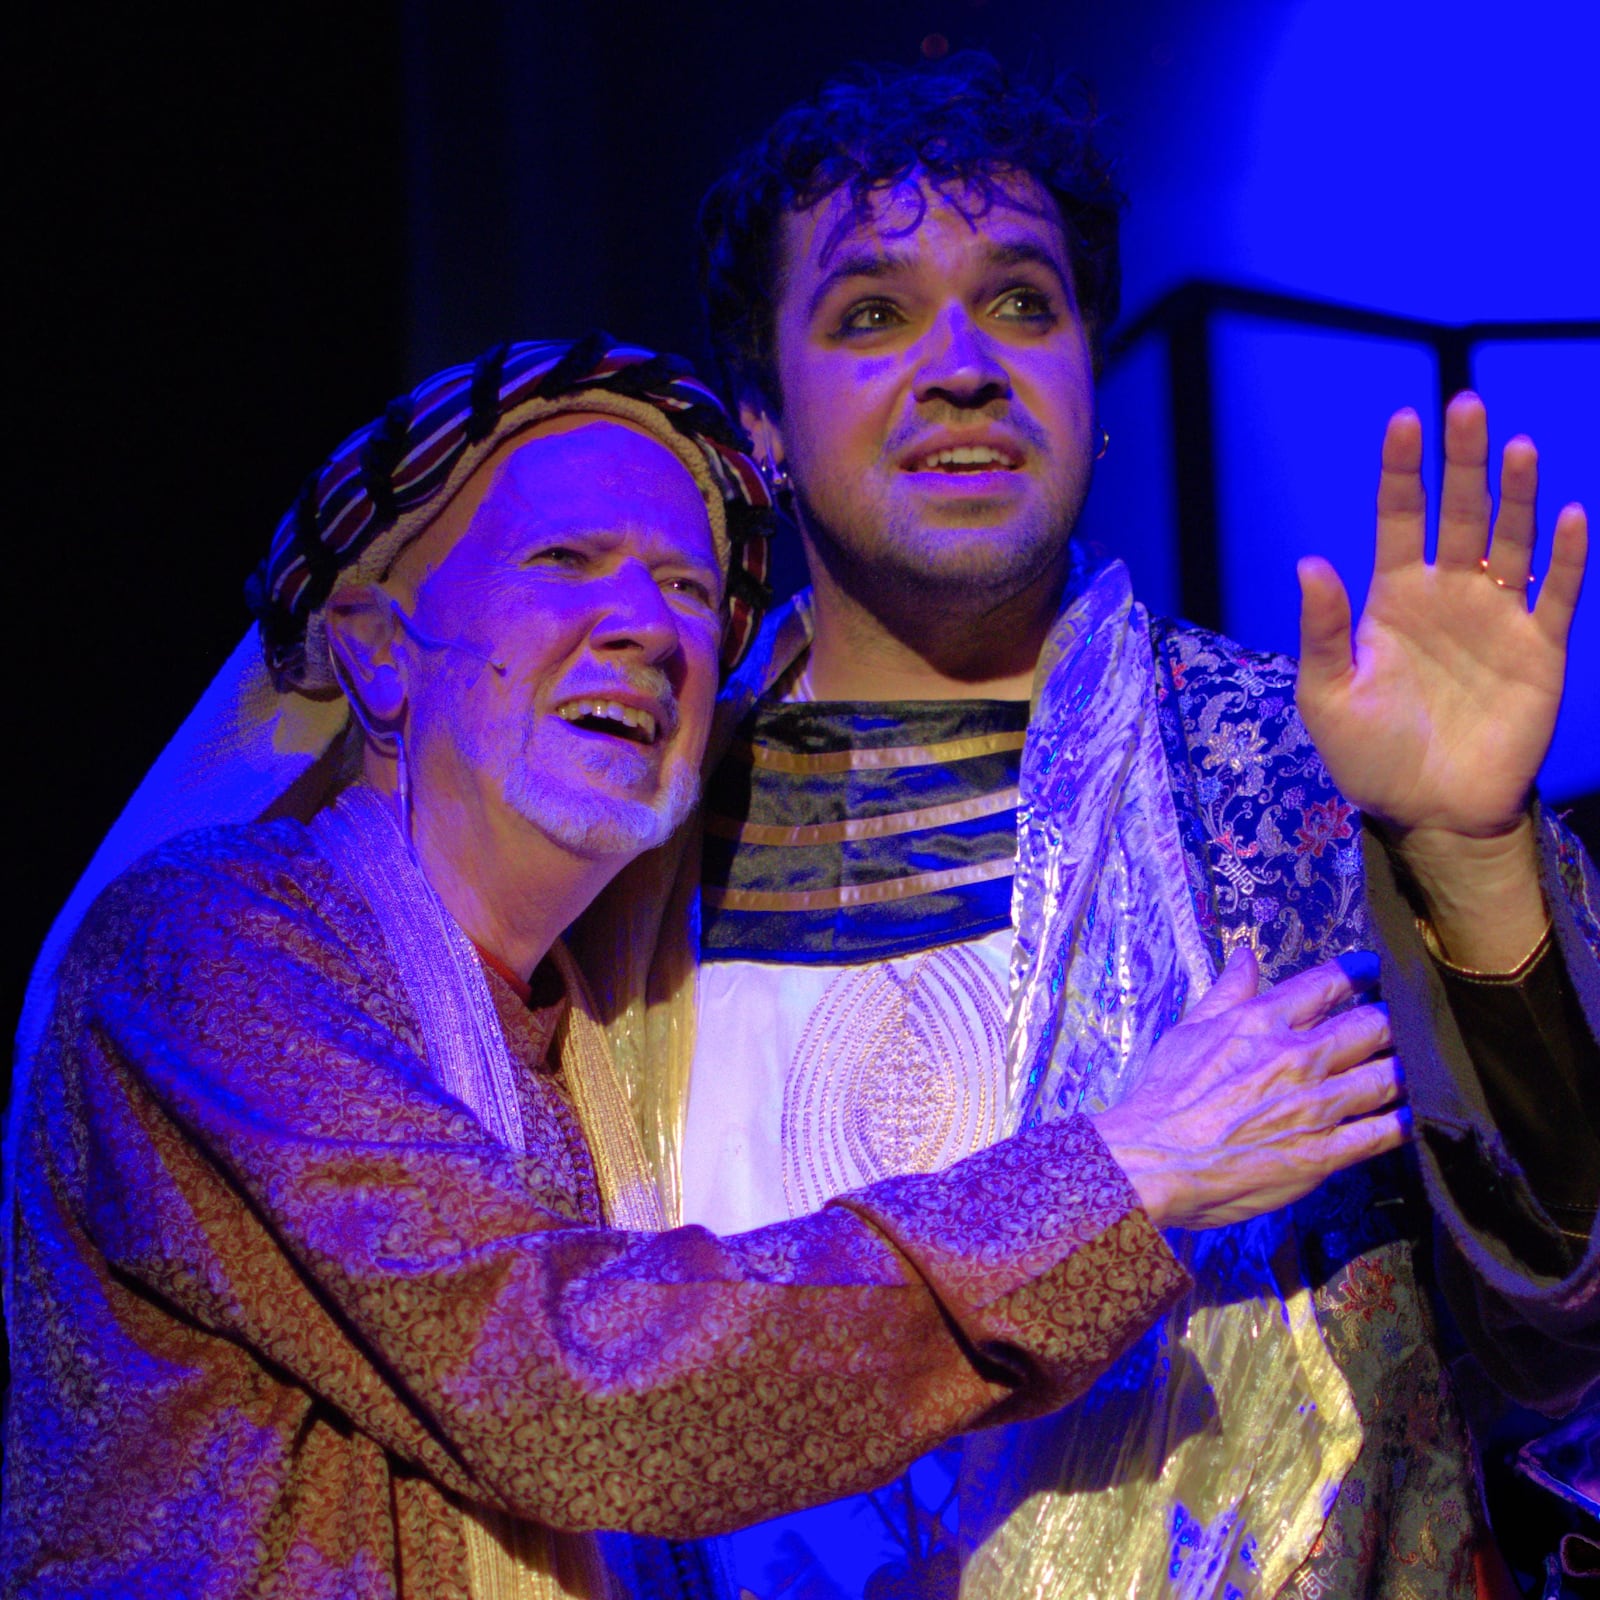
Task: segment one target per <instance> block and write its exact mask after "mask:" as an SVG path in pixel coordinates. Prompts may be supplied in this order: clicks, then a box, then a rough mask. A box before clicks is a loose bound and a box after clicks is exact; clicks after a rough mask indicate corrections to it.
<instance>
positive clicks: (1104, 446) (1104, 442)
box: [1094, 428, 1111, 461]
mask: <svg viewBox="0 0 1600 1600" xmlns="http://www.w3.org/2000/svg"><path fill="white" fill-rule="evenodd" d="M1110 448H1111V435H1110V434H1109V433H1107V432H1106V430H1105V429H1104V428H1101V429H1100V448H1099V449H1098V450H1096V451H1095V453H1094V458H1095V460H1096V461H1104V460H1105V458H1106V451H1107V450H1109V449H1110Z"/></svg>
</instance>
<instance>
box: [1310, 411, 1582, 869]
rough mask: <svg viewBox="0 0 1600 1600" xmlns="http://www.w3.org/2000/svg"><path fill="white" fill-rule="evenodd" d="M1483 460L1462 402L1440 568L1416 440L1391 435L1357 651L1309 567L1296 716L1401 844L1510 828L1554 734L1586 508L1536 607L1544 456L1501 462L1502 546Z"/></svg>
mask: <svg viewBox="0 0 1600 1600" xmlns="http://www.w3.org/2000/svg"><path fill="white" fill-rule="evenodd" d="M1488 457H1489V441H1488V422H1487V418H1486V416H1485V414H1484V408H1483V402H1482V401H1481V400H1479V399H1478V397H1477V396H1476V395H1472V394H1462V395H1457V396H1456V398H1455V399H1454V400H1453V401H1452V402H1451V404H1450V407H1449V410H1448V412H1447V413H1446V417H1445V470H1444V487H1443V493H1442V495H1441V497H1440V505H1439V539H1438V546H1437V552H1436V557H1435V560H1434V561H1433V562H1432V563H1431V564H1430V563H1429V562H1428V561H1427V559H1426V556H1425V551H1424V540H1425V537H1426V528H1427V496H1426V494H1425V493H1424V490H1423V487H1422V476H1421V465H1422V426H1421V423H1420V421H1419V419H1418V417H1417V415H1416V413H1415V412H1414V411H1401V412H1398V413H1396V415H1395V416H1394V417H1392V418H1391V419H1390V422H1389V426H1388V430H1387V432H1386V433H1385V435H1384V441H1383V470H1382V476H1381V477H1380V480H1379V485H1378V541H1377V556H1376V561H1375V563H1374V568H1373V575H1372V586H1371V588H1370V590H1369V591H1368V595H1367V604H1366V609H1365V610H1364V611H1363V612H1362V615H1361V620H1360V622H1359V623H1358V624H1357V625H1356V629H1355V637H1354V648H1353V649H1352V641H1351V631H1350V602H1349V598H1348V596H1347V595H1346V593H1345V590H1344V585H1343V584H1342V583H1341V582H1340V581H1339V577H1338V575H1337V574H1336V573H1335V572H1334V570H1333V568H1332V567H1331V566H1330V565H1329V564H1328V563H1327V562H1326V561H1323V560H1321V559H1320V558H1318V557H1309V558H1307V559H1306V560H1304V561H1302V562H1301V563H1300V580H1301V590H1302V609H1301V660H1300V678H1299V689H1298V701H1299V706H1300V714H1301V716H1302V717H1303V718H1304V720H1305V724H1306V727H1307V729H1308V730H1309V732H1310V734H1311V737H1312V738H1313V739H1314V740H1315V742H1316V745H1317V749H1318V751H1319V753H1320V754H1321V756H1322V759H1323V760H1324V762H1325V763H1326V764H1327V767H1328V770H1329V772H1330V773H1331V774H1332V776H1333V779H1334V782H1335V783H1336V784H1337V785H1338V786H1339V788H1340V789H1341V790H1342V791H1343V792H1344V794H1345V795H1346V796H1347V797H1348V798H1349V799H1350V800H1351V801H1353V802H1354V803H1355V804H1356V805H1358V806H1360V807H1361V808H1362V809H1363V810H1364V811H1366V812H1367V813H1368V814H1369V815H1370V816H1372V817H1374V818H1375V819H1377V820H1379V821H1382V822H1384V823H1386V824H1388V825H1389V826H1390V827H1392V828H1394V829H1395V830H1397V831H1400V832H1413V831H1417V830H1422V831H1426V832H1429V833H1433V832H1436V831H1437V832H1438V833H1441V834H1453V835H1459V836H1466V837H1470V838H1480V839H1481V838H1488V837H1491V836H1493V835H1496V834H1501V833H1505V832H1508V831H1510V830H1511V829H1512V828H1514V827H1516V826H1517V824H1518V822H1519V821H1520V819H1521V818H1522V816H1523V814H1524V812H1525V808H1526V805H1527V800H1528V795H1529V791H1530V789H1531V788H1532V785H1533V780H1534V777H1535V776H1536V774H1537V773H1538V770H1539V765H1540V763H1541V762H1542V761H1543V760H1544V755H1545V752H1546V750H1547V749H1548V748H1549V745H1550V736H1551V733H1552V732H1553V730H1554V728H1555V721H1556V712H1557V709H1558V708H1559V706H1560V702H1561V686H1562V679H1563V675H1564V672H1565V668H1566V655H1567V632H1568V629H1569V627H1570V625H1571V622H1572V613H1573V608H1574V607H1575V606H1576V604H1577V599H1578V589H1579V586H1580V584H1581V582H1582V579H1583V568H1584V559H1585V551H1586V546H1587V524H1586V519H1585V516H1584V511H1583V508H1582V507H1581V506H1578V505H1569V506H1567V507H1565V508H1564V509H1563V510H1562V512H1561V514H1560V516H1559V518H1558V519H1557V522H1556V532H1555V540H1554V545H1553V548H1552V552H1551V557H1550V565H1549V570H1548V572H1547V573H1546V575H1545V578H1544V581H1543V582H1542V584H1540V586H1539V590H1538V603H1537V604H1536V605H1535V606H1533V607H1532V608H1531V609H1530V607H1529V605H1528V603H1527V593H1526V591H1527V588H1528V585H1529V582H1530V578H1531V562H1532V557H1533V545H1534V536H1535V527H1534V493H1535V489H1536V486H1537V483H1538V456H1537V453H1536V451H1535V450H1534V447H1533V443H1532V441H1531V440H1529V439H1527V438H1525V437H1519V438H1516V439H1513V440H1512V441H1511V442H1510V443H1509V444H1508V445H1507V446H1506V448H1505V456H1504V461H1503V463H1502V470H1501V479H1500V509H1499V514H1498V515H1497V516H1496V517H1495V518H1494V522H1493V529H1492V534H1491V527H1490V501H1489V489H1488V482H1487V468H1488ZM1491 580H1492V581H1491Z"/></svg>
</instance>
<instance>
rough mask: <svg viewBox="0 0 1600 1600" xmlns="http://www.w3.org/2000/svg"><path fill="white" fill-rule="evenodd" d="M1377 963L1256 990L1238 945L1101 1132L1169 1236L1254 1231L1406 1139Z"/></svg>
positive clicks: (1357, 959) (1331, 965)
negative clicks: (1251, 1222)
mask: <svg viewBox="0 0 1600 1600" xmlns="http://www.w3.org/2000/svg"><path fill="white" fill-rule="evenodd" d="M1377 975H1378V969H1377V961H1376V959H1375V958H1374V957H1372V956H1370V955H1366V954H1360V955H1352V956H1345V957H1343V958H1342V960H1341V961H1329V962H1325V963H1324V964H1323V965H1322V966H1320V967H1313V968H1312V969H1311V970H1310V971H1309V972H1302V973H1299V974H1297V975H1296V976H1295V977H1293V978H1289V979H1287V980H1285V981H1284V982H1283V983H1280V984H1278V985H1277V986H1276V987H1275V988H1271V989H1268V990H1266V991H1265V992H1264V993H1261V994H1257V987H1258V984H1259V973H1258V970H1257V967H1256V961H1255V957H1254V956H1253V955H1252V954H1251V953H1250V952H1249V951H1248V950H1246V949H1239V950H1235V951H1234V953H1233V955H1232V957H1231V958H1230V959H1229V961H1228V964H1227V966H1226V967H1225V968H1223V971H1222V976H1221V977H1219V978H1218V979H1217V981H1216V983H1215V984H1213V985H1212V987H1211V989H1210V990H1209V991H1208V992H1207V993H1206V994H1205V995H1204V996H1203V997H1202V998H1201V1000H1200V1001H1199V1003H1198V1004H1196V1005H1195V1007H1194V1008H1193V1009H1192V1010H1191V1011H1190V1012H1189V1014H1188V1016H1186V1017H1185V1018H1184V1019H1183V1021H1182V1022H1180V1023H1179V1024H1178V1025H1177V1027H1175V1028H1173V1029H1172V1030H1171V1031H1170V1032H1169V1033H1168V1034H1166V1036H1165V1037H1164V1038H1163V1039H1162V1040H1161V1041H1160V1043H1159V1044H1157V1046H1156V1047H1155V1049H1154V1050H1152V1051H1151V1052H1150V1057H1149V1059H1148V1060H1147V1061H1146V1063H1145V1065H1144V1068H1143V1070H1142V1072H1141V1073H1140V1076H1139V1078H1138V1080H1137V1082H1136V1083H1135V1085H1134V1087H1133V1090H1132V1091H1131V1093H1129V1094H1128V1095H1127V1096H1125V1097H1124V1099H1123V1100H1122V1101H1121V1102H1120V1103H1119V1104H1117V1105H1115V1106H1113V1107H1111V1108H1110V1109H1109V1110H1107V1111H1099V1112H1095V1113H1093V1121H1094V1124H1095V1127H1096V1128H1097V1129H1098V1130H1099V1133H1100V1136H1101V1138H1102V1139H1104V1140H1105V1142H1106V1144H1107V1146H1108V1147H1109V1149H1110V1150H1111V1153H1112V1155H1113V1156H1115V1157H1116V1159H1117V1161H1118V1163H1119V1164H1120V1165H1121V1167H1122V1169H1123V1171H1125V1172H1126V1173H1127V1174H1128V1177H1129V1179H1130V1180H1131V1181H1132V1183H1133V1186H1134V1188H1135V1189H1136V1190H1137V1191H1138V1193H1139V1198H1140V1201H1141V1202H1142V1203H1143V1205H1144V1208H1145V1210H1146V1211H1148V1212H1149V1213H1150V1216H1151V1219H1152V1220H1153V1221H1154V1222H1155V1224H1156V1226H1157V1227H1160V1228H1216V1227H1221V1226H1223V1225H1224V1224H1225V1223H1230V1222H1242V1221H1243V1220H1245V1219H1246V1218H1248V1217H1254V1216H1258V1215H1260V1214H1261V1213H1262V1212H1266V1211H1275V1210H1277V1209H1278V1207H1280V1206H1285V1205H1288V1204H1290V1203H1291V1202H1292V1201H1295V1200H1298V1199H1299V1198H1300V1197H1301V1196H1302V1195H1304V1194H1308V1193H1310V1191H1311V1190H1312V1189H1314V1188H1315V1187H1316V1186H1317V1185H1318V1184H1319V1183H1320V1182H1321V1181H1322V1180H1323V1179H1324V1178H1326V1177H1328V1176H1329V1175H1330V1174H1331V1173H1334V1172H1338V1171H1340V1170H1341V1169H1342V1168H1344V1167H1348V1166H1353V1165H1354V1164H1355V1163H1356V1162H1358V1161H1365V1160H1366V1159H1367V1158H1368V1157H1369V1156H1375V1155H1378V1154H1380V1153H1381V1152H1382V1151H1385V1150H1393V1149H1394V1148H1395V1147H1396V1146H1397V1145H1399V1144H1401V1143H1403V1142H1404V1140H1405V1139H1406V1137H1407V1128H1408V1122H1407V1118H1406V1113H1405V1112H1404V1111H1403V1110H1402V1109H1400V1108H1399V1107H1398V1105H1397V1102H1398V1100H1399V1099H1400V1096H1401V1086H1400V1073H1399V1067H1398V1065H1397V1064H1396V1062H1395V1060H1394V1058H1393V1057H1392V1056H1386V1055H1385V1056H1379V1055H1377V1054H1376V1053H1377V1052H1378V1051H1381V1050H1386V1049H1387V1048H1388V1046H1389V1016H1388V1012H1387V1011H1386V1010H1385V1009H1384V1007H1382V1006H1381V1005H1359V1006H1354V1007H1351V1008H1350V1009H1348V1010H1344V1011H1340V1012H1339V1014H1338V1015H1336V1016H1335V1015H1333V1013H1334V1012H1335V1011H1336V1010H1337V1008H1338V1007H1340V1006H1343V1005H1345V1004H1346V1003H1347V1002H1348V1001H1350V1000H1352V999H1355V998H1356V997H1357V996H1358V995H1360V994H1361V993H1363V992H1364V991H1368V990H1370V989H1371V987H1372V985H1373V984H1374V983H1375V982H1376V980H1377Z"/></svg>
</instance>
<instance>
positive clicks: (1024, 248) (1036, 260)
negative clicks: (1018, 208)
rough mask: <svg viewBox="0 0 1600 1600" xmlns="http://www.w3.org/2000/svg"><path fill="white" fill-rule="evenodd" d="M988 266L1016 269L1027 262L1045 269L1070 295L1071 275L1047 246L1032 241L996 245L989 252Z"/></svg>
mask: <svg viewBox="0 0 1600 1600" xmlns="http://www.w3.org/2000/svg"><path fill="white" fill-rule="evenodd" d="M989 262H990V265H992V266H996V267H1018V266H1022V265H1024V264H1025V263H1027V262H1032V263H1033V264H1034V265H1035V266H1040V267H1044V268H1046V269H1047V270H1048V271H1050V272H1051V273H1053V274H1054V275H1055V277H1057V278H1058V279H1059V280H1060V282H1061V285H1062V287H1063V288H1064V289H1066V290H1067V292H1068V293H1069V294H1070V293H1071V292H1072V274H1071V273H1070V272H1069V271H1068V270H1067V267H1066V264H1065V263H1064V262H1063V261H1062V260H1061V258H1060V257H1059V256H1058V255H1057V254H1056V252H1055V251H1054V250H1052V249H1050V248H1049V247H1048V246H1047V245H1043V244H1040V243H1038V242H1037V241H1036V240H1033V239H1013V240H1012V241H1011V242H1010V243H1008V244H1000V243H996V244H995V245H994V246H993V247H992V248H991V249H990V251H989Z"/></svg>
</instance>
